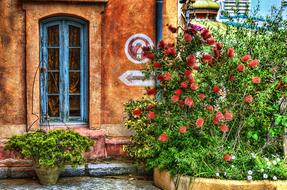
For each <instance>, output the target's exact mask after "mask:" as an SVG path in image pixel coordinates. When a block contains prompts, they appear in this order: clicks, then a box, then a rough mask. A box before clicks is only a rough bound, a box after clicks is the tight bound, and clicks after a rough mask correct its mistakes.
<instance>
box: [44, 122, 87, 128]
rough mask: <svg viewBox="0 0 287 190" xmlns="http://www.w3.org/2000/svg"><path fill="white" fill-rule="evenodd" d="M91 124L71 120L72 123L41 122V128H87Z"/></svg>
mask: <svg viewBox="0 0 287 190" xmlns="http://www.w3.org/2000/svg"><path fill="white" fill-rule="evenodd" d="M88 126H89V125H88V123H85V122H71V123H61V122H58V123H56V122H55V123H49V124H48V123H41V124H40V128H49V127H51V128H53V129H54V128H77V127H83V128H87V127H88Z"/></svg>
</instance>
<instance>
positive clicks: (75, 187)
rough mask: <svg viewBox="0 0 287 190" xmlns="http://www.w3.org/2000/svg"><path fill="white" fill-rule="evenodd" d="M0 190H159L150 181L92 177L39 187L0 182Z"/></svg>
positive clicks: (29, 182)
mask: <svg viewBox="0 0 287 190" xmlns="http://www.w3.org/2000/svg"><path fill="white" fill-rule="evenodd" d="M0 190H159V189H158V188H156V187H155V186H153V185H152V182H151V181H143V180H128V179H110V178H93V177H70V178H61V179H60V180H59V181H58V183H57V185H53V186H41V185H40V184H39V183H38V182H37V180H33V179H9V180H0Z"/></svg>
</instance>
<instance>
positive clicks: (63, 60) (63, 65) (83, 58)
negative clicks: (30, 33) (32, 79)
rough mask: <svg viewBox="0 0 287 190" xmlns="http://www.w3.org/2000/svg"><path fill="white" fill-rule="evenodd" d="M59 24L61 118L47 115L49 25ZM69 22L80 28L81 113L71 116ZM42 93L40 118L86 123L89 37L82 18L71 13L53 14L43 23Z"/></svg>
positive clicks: (43, 119) (60, 121) (65, 122)
mask: <svg viewBox="0 0 287 190" xmlns="http://www.w3.org/2000/svg"><path fill="white" fill-rule="evenodd" d="M53 25H58V26H59V111H60V113H59V118H50V120H49V121H47V118H46V117H45V116H46V114H47V113H48V109H49V108H48V83H47V81H48V75H47V72H45V70H46V69H47V67H48V51H47V50H48V49H47V28H48V27H49V26H53ZM69 25H72V26H75V27H78V28H80V117H69V111H70V104H69V97H70V96H69ZM40 29H41V31H40V35H41V36H40V37H41V41H40V47H41V48H40V61H41V63H40V67H41V74H40V94H41V101H40V102H41V122H42V123H43V124H46V123H49V122H55V123H60V124H61V123H62V124H64V125H66V124H67V123H75V122H76V123H78V122H81V123H86V122H87V121H88V119H87V115H88V114H87V112H88V105H87V104H88V100H87V98H88V92H87V89H88V62H87V61H88V43H87V42H88V39H87V37H88V36H87V24H86V23H85V22H84V21H82V20H79V19H74V18H70V17H53V18H50V19H47V20H44V21H42V22H41V26H40Z"/></svg>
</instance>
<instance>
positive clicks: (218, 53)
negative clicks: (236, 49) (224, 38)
mask: <svg viewBox="0 0 287 190" xmlns="http://www.w3.org/2000/svg"><path fill="white" fill-rule="evenodd" d="M212 52H213V55H214V57H215V58H217V59H218V58H219V57H220V51H219V50H218V49H217V48H213V49H212Z"/></svg>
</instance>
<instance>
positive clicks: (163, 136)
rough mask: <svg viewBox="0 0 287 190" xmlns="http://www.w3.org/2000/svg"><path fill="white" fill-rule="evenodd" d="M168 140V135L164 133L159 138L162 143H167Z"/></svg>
mask: <svg viewBox="0 0 287 190" xmlns="http://www.w3.org/2000/svg"><path fill="white" fill-rule="evenodd" d="M168 138H169V137H168V135H167V134H165V133H163V134H161V135H160V136H159V137H158V140H159V141H161V142H166V141H167V140H168Z"/></svg>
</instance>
